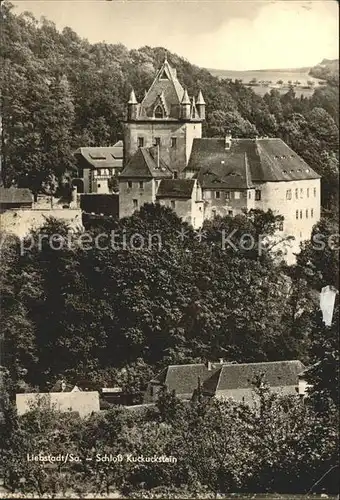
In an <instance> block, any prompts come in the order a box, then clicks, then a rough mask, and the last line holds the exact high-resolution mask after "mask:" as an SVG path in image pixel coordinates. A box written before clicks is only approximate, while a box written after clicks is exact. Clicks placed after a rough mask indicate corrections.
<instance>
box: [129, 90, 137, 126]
mask: <svg viewBox="0 0 340 500" xmlns="http://www.w3.org/2000/svg"><path fill="white" fill-rule="evenodd" d="M137 112H138V102H137V99H136V94H135V91H134V90H133V89H132V90H131V94H130V98H129V102H128V120H135V119H136V118H137Z"/></svg>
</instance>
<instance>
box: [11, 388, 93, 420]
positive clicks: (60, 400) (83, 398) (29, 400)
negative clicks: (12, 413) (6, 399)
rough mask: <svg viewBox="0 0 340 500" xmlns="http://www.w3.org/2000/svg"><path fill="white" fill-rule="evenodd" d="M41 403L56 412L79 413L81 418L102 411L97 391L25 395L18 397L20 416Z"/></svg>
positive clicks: (17, 404) (17, 403) (18, 395)
mask: <svg viewBox="0 0 340 500" xmlns="http://www.w3.org/2000/svg"><path fill="white" fill-rule="evenodd" d="M39 402H40V404H42V405H43V407H46V408H49V409H54V410H56V411H61V412H70V411H74V412H78V413H79V415H80V416H81V417H86V416H87V415H90V414H91V413H92V412H94V411H95V412H97V411H99V409H100V407H99V393H98V392H97V391H77V392H50V393H25V394H17V395H16V406H17V410H18V415H23V414H24V413H27V412H28V411H30V409H31V408H32V406H34V405H36V404H39Z"/></svg>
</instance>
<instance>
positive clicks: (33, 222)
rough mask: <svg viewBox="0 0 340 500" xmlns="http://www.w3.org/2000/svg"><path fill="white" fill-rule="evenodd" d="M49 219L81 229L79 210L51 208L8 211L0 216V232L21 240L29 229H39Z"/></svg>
mask: <svg viewBox="0 0 340 500" xmlns="http://www.w3.org/2000/svg"><path fill="white" fill-rule="evenodd" d="M49 217H55V218H56V219H59V220H62V221H65V222H66V223H68V224H69V226H70V228H71V229H81V228H82V227H83V224H82V213H81V210H80V209H77V208H75V209H70V208H53V209H50V210H48V209H32V210H8V211H7V212H4V213H2V214H0V230H1V231H4V232H6V233H10V234H13V235H15V236H17V237H18V238H23V237H24V236H25V235H26V234H28V233H29V232H30V230H31V229H38V228H39V227H41V226H42V225H43V224H44V223H45V222H46V220H47V219H48V218H49Z"/></svg>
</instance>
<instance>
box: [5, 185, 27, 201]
mask: <svg viewBox="0 0 340 500" xmlns="http://www.w3.org/2000/svg"><path fill="white" fill-rule="evenodd" d="M32 201H33V198H32V193H31V191H30V190H29V189H26V188H15V187H11V188H3V187H0V203H8V204H10V203H13V204H17V203H32Z"/></svg>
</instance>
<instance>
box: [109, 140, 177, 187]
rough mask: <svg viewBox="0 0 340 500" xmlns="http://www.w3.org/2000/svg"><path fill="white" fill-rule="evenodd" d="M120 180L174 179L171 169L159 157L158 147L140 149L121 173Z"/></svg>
mask: <svg viewBox="0 0 340 500" xmlns="http://www.w3.org/2000/svg"><path fill="white" fill-rule="evenodd" d="M119 177H120V178H141V179H151V178H157V179H162V178H169V177H172V172H171V170H170V168H169V167H168V166H167V165H166V164H165V162H164V161H163V160H162V159H161V158H160V157H159V151H158V147H157V146H155V147H152V148H147V147H142V148H138V150H137V151H136V152H135V154H134V155H133V156H132V157H131V158H130V160H129V162H128V163H127V165H126V166H125V168H124V170H123V171H122V172H121V174H120V176H119Z"/></svg>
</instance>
